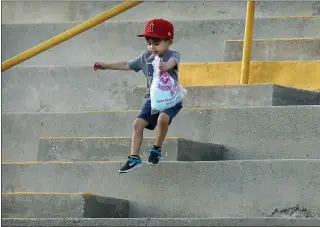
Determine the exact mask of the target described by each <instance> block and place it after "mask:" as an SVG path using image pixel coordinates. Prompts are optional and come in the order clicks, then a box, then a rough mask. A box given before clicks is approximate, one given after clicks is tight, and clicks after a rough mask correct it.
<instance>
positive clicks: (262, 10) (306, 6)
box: [2, 1, 320, 23]
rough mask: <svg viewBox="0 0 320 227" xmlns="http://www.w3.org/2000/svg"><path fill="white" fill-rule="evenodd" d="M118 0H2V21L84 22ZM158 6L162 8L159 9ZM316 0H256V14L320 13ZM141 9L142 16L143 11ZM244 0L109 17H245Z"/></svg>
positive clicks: (153, 5)
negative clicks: (78, 0)
mask: <svg viewBox="0 0 320 227" xmlns="http://www.w3.org/2000/svg"><path fill="white" fill-rule="evenodd" d="M120 3H121V2H119V1H112V2H106V1H100V2H99V1H86V2H74V1H63V2H62V1H49V2H48V1H19V2H14V1H3V3H2V9H3V10H2V14H3V16H2V21H3V23H36V22H38V23H48V22H49V23H50V22H69V21H83V20H87V19H89V18H92V17H94V16H96V15H98V14H99V13H101V12H103V11H105V10H107V9H109V8H111V7H114V6H116V5H118V4H120ZM158 9H161V10H158ZM318 9H319V2H318V1H297V2H286V1H276V2H269V1H258V2H257V3H256V10H255V16H256V17H270V16H315V15H320V12H319V11H318ZM141 12H143V15H142V13H141ZM245 12H246V3H245V2H243V1H211V2H208V1H207V2H206V1H193V2H178V1H177V2H163V1H161V2H159V1H158V2H149V1H148V2H144V3H142V4H140V5H138V6H136V7H134V8H131V9H130V10H128V11H126V12H124V13H122V14H120V15H118V16H116V17H114V18H111V19H110V20H115V21H119V20H125V21H132V20H145V19H146V18H166V19H168V20H188V19H190V16H189V15H192V18H193V19H195V20H200V19H201V20H208V19H227V18H245Z"/></svg>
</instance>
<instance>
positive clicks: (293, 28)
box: [1, 17, 320, 65]
mask: <svg viewBox="0 0 320 227" xmlns="http://www.w3.org/2000/svg"><path fill="white" fill-rule="evenodd" d="M172 22H173V24H174V26H175V43H174V45H173V49H175V50H177V51H179V52H180V53H181V56H182V57H181V60H182V62H208V61H221V60H222V53H223V48H224V46H223V45H224V41H225V40H228V39H243V35H244V27H245V19H244V18H243V19H226V20H194V21H190V20H188V21H176V20H175V21H172ZM145 23H146V21H136V22H127V21H125V22H106V23H102V24H100V25H97V26H96V27H94V28H93V29H91V30H90V31H86V32H84V33H82V34H80V35H78V36H76V37H74V38H72V39H70V40H68V41H66V42H64V43H62V44H60V45H59V46H56V47H53V48H52V49H50V50H48V51H46V52H44V53H41V54H39V55H37V56H35V57H33V58H31V59H29V60H27V61H25V62H23V63H21V65H80V64H93V63H94V62H95V61H122V60H129V59H132V58H134V57H136V56H138V55H140V54H141V52H142V51H144V50H146V48H147V45H146V42H145V40H144V39H143V38H137V37H136V34H138V33H139V32H140V31H141V32H142V31H143V29H144V26H145ZM77 24H78V23H55V24H52V23H50V24H11V25H10V24H2V25H1V26H2V37H1V38H2V43H4V44H5V45H3V46H2V59H3V60H7V59H9V58H11V57H13V56H15V55H16V54H19V53H21V52H23V51H25V50H27V49H29V48H31V47H33V46H35V45H38V44H39V43H41V42H43V41H46V40H47V39H49V38H52V37H53V36H55V35H58V34H60V33H62V32H64V31H66V30H67V29H69V28H71V27H73V26H75V25H77ZM319 27H320V17H319V18H308V17H307V18H297V17H296V18H290V17H288V18H287V17H280V18H268V19H263V18H258V19H256V20H255V29H254V38H255V39H258V38H259V39H261V38H270V37H272V38H283V37H286V38H305V37H319V36H320V31H319V29H316V28H319ZM283 28H286V29H283ZM123 34H130V35H131V36H130V35H123ZM21 37H24V41H23V42H21V40H20V39H21ZM190 44H193V45H190ZM186 47H188V48H186ZM208 50H209V51H208ZM190 53H192V54H190Z"/></svg>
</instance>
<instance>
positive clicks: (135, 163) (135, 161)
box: [119, 156, 142, 173]
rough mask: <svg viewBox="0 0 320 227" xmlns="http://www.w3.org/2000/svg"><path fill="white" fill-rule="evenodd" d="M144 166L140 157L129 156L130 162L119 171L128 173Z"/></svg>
mask: <svg viewBox="0 0 320 227" xmlns="http://www.w3.org/2000/svg"><path fill="white" fill-rule="evenodd" d="M141 166H142V160H141V158H140V157H133V156H129V157H128V161H127V162H126V164H124V166H123V167H122V168H121V169H120V170H119V173H128V172H131V171H132V170H134V169H136V168H139V167H141Z"/></svg>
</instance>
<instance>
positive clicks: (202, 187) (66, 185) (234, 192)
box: [1, 159, 320, 218]
mask: <svg viewBox="0 0 320 227" xmlns="http://www.w3.org/2000/svg"><path fill="white" fill-rule="evenodd" d="M123 164H124V162H119V163H114V162H90V163H89V162H70V163H60V164H59V163H50V164H28V163H25V164H2V167H1V168H2V185H1V187H2V191H3V192H15V191H31V192H82V191H90V192H91V193H95V194H99V195H101V196H104V195H105V196H108V197H113V198H119V199H126V200H129V201H130V214H129V217H159V218H168V217H175V218H190V217H195V218H199V217H201V218H206V217H263V216H269V215H271V214H272V213H273V212H274V210H275V209H278V210H282V209H285V208H290V207H293V206H295V205H297V204H299V205H300V206H303V207H306V208H307V209H308V210H309V211H310V212H311V213H313V214H315V215H317V214H319V213H320V191H319V190H318V189H319V186H320V160H319V159H312V160H250V161H248V160H246V161H234V160H233V161H212V162H181V161H179V162H177V161H173V162H162V163H160V164H159V166H151V165H147V164H145V165H143V166H142V167H141V168H139V170H137V171H133V172H132V173H130V174H120V175H119V173H118V170H119V168H120V167H121V165H123Z"/></svg>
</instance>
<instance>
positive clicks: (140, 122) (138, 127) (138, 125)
mask: <svg viewBox="0 0 320 227" xmlns="http://www.w3.org/2000/svg"><path fill="white" fill-rule="evenodd" d="M147 125H148V122H147V121H146V120H144V119H142V118H137V119H136V120H135V121H134V122H133V130H134V131H135V132H142V131H143V130H144V128H145V127H147Z"/></svg>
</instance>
